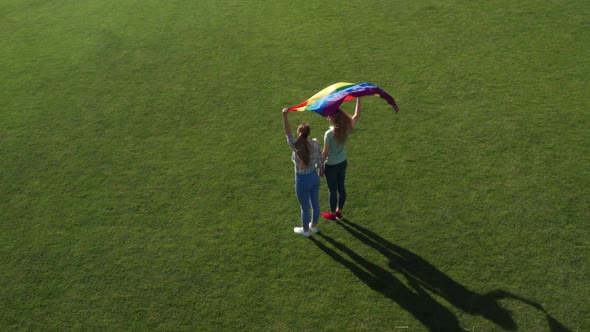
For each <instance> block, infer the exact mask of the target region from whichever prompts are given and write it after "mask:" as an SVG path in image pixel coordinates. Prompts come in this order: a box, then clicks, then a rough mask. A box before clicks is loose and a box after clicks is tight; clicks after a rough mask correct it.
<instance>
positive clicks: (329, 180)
mask: <svg viewBox="0 0 590 332" xmlns="http://www.w3.org/2000/svg"><path fill="white" fill-rule="evenodd" d="M347 165H348V162H347V161H346V160H345V161H343V162H341V163H339V164H336V165H326V170H325V172H324V174H325V176H326V184H327V185H328V190H329V191H330V194H329V200H330V211H331V212H334V211H336V206H338V210H342V209H343V208H344V202H346V188H345V187H344V180H345V179H346V166H347Z"/></svg>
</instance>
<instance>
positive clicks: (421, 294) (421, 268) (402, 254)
mask: <svg viewBox="0 0 590 332" xmlns="http://www.w3.org/2000/svg"><path fill="white" fill-rule="evenodd" d="M338 224H339V225H340V226H342V227H343V228H344V229H345V230H346V231H347V232H349V233H350V234H351V235H353V236H354V237H355V238H357V239H358V240H359V241H361V242H363V243H364V244H366V245H368V246H370V247H372V248H374V249H375V250H377V251H378V252H380V253H381V254H382V255H383V256H384V257H385V258H387V259H388V260H389V266H390V268H391V269H392V271H389V270H386V269H384V268H382V267H381V266H378V265H376V264H374V263H371V262H369V261H368V260H366V259H365V258H363V257H361V256H360V255H358V254H357V253H355V252H354V251H352V250H351V249H349V248H348V247H347V246H345V245H344V244H342V243H340V242H338V241H336V240H334V239H333V238H331V237H330V236H327V235H325V234H323V233H322V232H320V233H318V234H317V235H319V236H320V237H321V238H323V239H325V240H326V241H327V242H328V243H330V244H331V245H332V246H333V247H335V248H336V249H338V250H339V251H340V252H342V253H344V254H346V255H347V256H348V257H350V258H351V259H352V260H353V262H352V261H350V260H348V259H346V258H344V257H343V256H342V255H340V254H339V253H338V252H336V251H335V250H333V249H331V248H330V247H328V246H326V245H325V244H324V243H322V242H321V241H319V240H316V239H313V238H312V241H313V242H314V243H315V244H316V245H317V246H318V248H320V249H321V250H322V251H324V252H325V253H326V254H328V255H329V256H331V257H332V258H333V259H334V260H336V261H337V262H339V263H341V264H342V265H344V266H346V267H347V268H348V269H350V270H351V271H352V272H353V273H354V274H355V275H356V276H357V277H358V278H359V279H360V280H362V281H363V282H364V283H366V284H367V285H368V286H369V287H371V288H372V289H374V290H375V291H378V292H380V293H382V294H383V295H384V296H386V297H388V298H390V299H391V300H393V301H395V302H396V303H398V304H399V305H400V306H401V307H402V308H404V309H405V310H407V311H408V312H409V313H411V314H412V315H413V316H414V317H415V318H416V319H418V320H419V321H420V322H421V323H422V324H423V325H424V326H425V327H427V328H428V329H429V330H431V331H459V330H463V329H462V328H461V326H460V325H459V322H458V320H457V317H456V316H455V315H454V314H453V313H452V312H451V311H449V310H448V309H447V308H445V307H444V306H443V305H441V304H440V303H438V302H437V300H436V299H434V298H433V297H432V296H431V295H430V294H436V295H437V296H440V297H442V298H444V299H445V300H446V301H448V302H449V303H451V304H452V305H453V306H455V307H456V308H458V309H460V310H462V311H464V312H466V313H469V314H471V315H479V316H482V317H485V318H486V319H488V320H490V321H492V322H493V323H494V324H496V325H498V326H499V327H501V328H502V329H504V330H516V329H517V324H516V322H515V321H514V319H513V318H512V316H511V314H510V312H509V311H508V310H507V309H505V308H503V307H502V306H500V303H499V301H500V300H502V299H514V300H518V301H521V302H523V303H525V304H527V305H530V306H532V307H534V308H536V309H537V310H540V311H542V312H543V313H544V314H545V316H546V318H547V320H548V323H549V326H550V328H551V331H568V329H567V328H566V327H565V326H563V325H562V324H561V323H559V322H558V321H557V320H555V319H554V318H553V317H551V316H550V315H549V314H548V313H547V312H546V311H545V310H544V308H543V307H542V306H541V305H539V304H537V303H534V302H531V301H529V300H526V299H524V298H522V297H520V296H517V295H514V294H512V293H509V292H507V291H503V290H495V291H492V292H489V293H486V294H483V295H481V294H477V293H475V292H473V291H471V290H469V289H467V288H466V287H465V286H463V285H461V284H459V283H458V282H456V281H454V280H453V279H451V278H450V277H449V276H447V275H446V274H444V273H443V272H441V271H439V270H438V269H437V268H436V267H434V266H433V265H432V264H430V263H428V262H427V261H426V260H424V259H423V258H421V257H420V256H418V255H416V254H415V253H413V252H411V251H410V250H407V249H404V248H402V247H400V246H398V245H395V244H393V243H391V242H389V241H387V240H386V239H384V238H382V237H381V236H379V235H378V234H376V233H374V232H372V231H370V230H368V229H367V228H365V227H362V226H360V225H357V224H354V223H352V222H350V221H347V220H344V221H343V222H339V223H338ZM394 273H398V274H401V275H403V276H404V277H405V278H406V280H407V282H408V284H409V287H408V286H406V284H404V283H403V282H402V281H400V280H399V279H398V278H397V277H396V276H395V274H394Z"/></svg>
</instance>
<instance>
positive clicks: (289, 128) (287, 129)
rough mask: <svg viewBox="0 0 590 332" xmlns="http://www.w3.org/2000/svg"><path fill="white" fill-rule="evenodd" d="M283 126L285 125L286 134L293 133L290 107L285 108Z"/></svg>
mask: <svg viewBox="0 0 590 332" xmlns="http://www.w3.org/2000/svg"><path fill="white" fill-rule="evenodd" d="M282 113H283V126H284V127H285V134H287V135H292V134H293V133H292V132H291V125H290V124H289V109H287V108H283V110H282Z"/></svg>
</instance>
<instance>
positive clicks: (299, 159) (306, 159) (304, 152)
mask: <svg viewBox="0 0 590 332" xmlns="http://www.w3.org/2000/svg"><path fill="white" fill-rule="evenodd" d="M282 113H283V125H284V127H285V134H286V135H287V143H289V146H290V147H291V150H292V151H293V152H292V154H291V160H293V163H294V164H295V193H296V194H297V199H298V200H299V204H300V205H301V227H295V228H294V229H293V231H294V232H295V233H297V234H301V235H303V236H305V237H309V230H311V231H312V232H314V233H317V231H318V229H317V223H318V219H319V217H320V199H319V195H320V176H321V175H323V173H324V164H323V162H322V148H321V146H320V143H319V142H318V141H317V140H315V139H313V140H311V141H310V140H309V139H308V138H309V133H310V132H311V129H310V127H309V124H307V123H303V124H301V125H299V127H297V138H295V137H293V133H292V132H291V125H289V110H288V109H286V108H283V110H282ZM310 208H311V214H310Z"/></svg>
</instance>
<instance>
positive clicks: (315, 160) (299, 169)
mask: <svg viewBox="0 0 590 332" xmlns="http://www.w3.org/2000/svg"><path fill="white" fill-rule="evenodd" d="M287 143H289V146H290V147H291V150H293V152H292V153H291V160H292V161H293V163H294V164H295V173H296V174H299V175H304V174H309V173H311V172H315V170H316V168H322V167H324V164H323V163H322V148H321V146H320V143H319V142H318V141H317V140H316V139H315V138H314V139H312V140H311V141H310V142H309V143H310V144H311V156H310V160H309V166H307V167H305V166H301V164H300V163H299V158H298V157H297V154H296V153H295V138H294V137H293V135H292V134H290V135H287Z"/></svg>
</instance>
